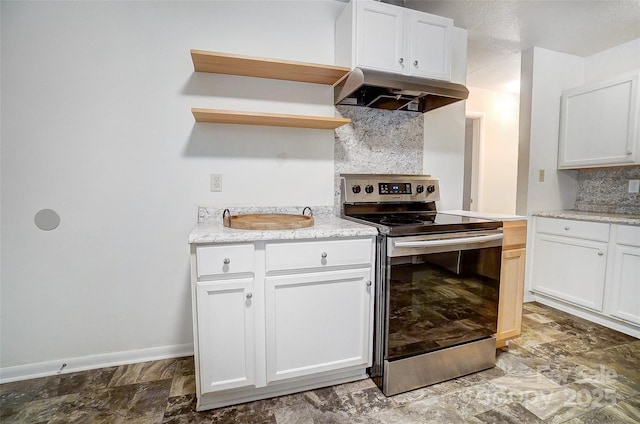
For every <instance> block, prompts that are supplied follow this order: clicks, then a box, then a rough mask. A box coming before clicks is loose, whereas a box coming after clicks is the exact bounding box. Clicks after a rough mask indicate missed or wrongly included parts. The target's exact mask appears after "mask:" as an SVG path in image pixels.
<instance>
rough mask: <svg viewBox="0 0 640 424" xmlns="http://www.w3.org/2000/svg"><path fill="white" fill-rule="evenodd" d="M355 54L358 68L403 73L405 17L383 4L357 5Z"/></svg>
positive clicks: (399, 10)
mask: <svg viewBox="0 0 640 424" xmlns="http://www.w3.org/2000/svg"><path fill="white" fill-rule="evenodd" d="M356 16H357V17H358V20H357V25H356V31H357V37H356V40H357V41H356V54H357V64H358V66H364V67H367V68H371V69H379V70H384V71H392V72H397V73H399V74H401V73H403V72H404V67H405V63H404V58H403V56H404V24H403V19H404V14H403V12H402V8H400V7H394V6H392V5H388V4H384V3H373V2H360V3H358V9H357V14H356Z"/></svg>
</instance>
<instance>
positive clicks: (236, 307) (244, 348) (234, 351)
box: [196, 278, 255, 393]
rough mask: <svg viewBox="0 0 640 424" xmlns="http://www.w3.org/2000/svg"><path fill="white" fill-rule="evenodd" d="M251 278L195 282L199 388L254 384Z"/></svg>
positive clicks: (211, 390) (207, 389) (211, 389)
mask: <svg viewBox="0 0 640 424" xmlns="http://www.w3.org/2000/svg"><path fill="white" fill-rule="evenodd" d="M252 290H253V278H243V279H234V280H229V281H214V282H201V283H196V309H197V319H198V342H199V343H198V345H199V350H200V352H199V354H200V355H199V356H200V358H207V360H204V361H201V362H200V390H201V392H202V393H207V392H213V391H217V390H226V389H233V388H236V387H245V386H251V385H253V384H254V382H255V379H254V375H255V373H254V363H255V356H254V351H255V344H254V327H255V323H254V313H253V312H254V309H255V308H253V304H252V303H253V293H252Z"/></svg>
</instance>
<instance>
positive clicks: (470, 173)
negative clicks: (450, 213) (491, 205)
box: [462, 112, 485, 211]
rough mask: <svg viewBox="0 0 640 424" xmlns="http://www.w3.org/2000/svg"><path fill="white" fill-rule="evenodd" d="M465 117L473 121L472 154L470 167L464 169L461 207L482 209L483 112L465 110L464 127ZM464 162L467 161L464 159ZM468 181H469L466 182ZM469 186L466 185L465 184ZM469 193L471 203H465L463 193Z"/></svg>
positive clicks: (471, 209)
mask: <svg viewBox="0 0 640 424" xmlns="http://www.w3.org/2000/svg"><path fill="white" fill-rule="evenodd" d="M467 119H469V120H471V122H472V123H473V127H472V140H471V143H472V154H471V161H470V162H471V169H467V167H466V166H465V170H464V185H465V187H464V188H463V199H462V204H463V209H467V208H468V209H469V210H470V211H481V210H482V194H483V175H484V174H483V172H484V166H483V164H484V148H483V147H484V128H485V121H484V119H485V114H484V113H481V112H466V113H465V128H466V121H467ZM466 142H467V140H466V135H465V154H466ZM465 162H467V161H466V160H465ZM468 181H469V182H468ZM468 184H469V186H468V187H467V185H468ZM467 193H468V194H469V196H470V198H471V199H473V203H467V202H466V199H465V198H464V196H465V194H467Z"/></svg>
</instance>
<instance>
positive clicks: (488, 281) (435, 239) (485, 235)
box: [383, 229, 502, 361]
mask: <svg viewBox="0 0 640 424" xmlns="http://www.w3.org/2000/svg"><path fill="white" fill-rule="evenodd" d="M501 253H502V230H501V229H499V230H489V231H469V232H458V233H448V234H435V235H427V236H417V237H395V238H394V237H389V238H387V243H386V256H387V257H386V266H385V268H386V269H385V273H386V278H385V282H386V284H385V285H386V287H385V288H386V290H385V291H386V302H385V303H386V305H385V306H386V313H384V314H383V315H384V316H385V318H386V319H385V321H386V329H387V331H386V337H385V339H386V340H385V343H384V344H385V346H384V358H385V359H386V360H387V361H394V360H399V359H403V358H407V357H411V356H414V355H421V354H425V353H429V352H433V351H436V350H439V349H444V348H447V347H451V346H456V345H462V344H465V343H469V342H473V341H477V340H481V339H485V338H488V337H491V336H492V335H493V334H495V333H496V327H497V315H498V293H499V289H500V287H499V286H500V261H501Z"/></svg>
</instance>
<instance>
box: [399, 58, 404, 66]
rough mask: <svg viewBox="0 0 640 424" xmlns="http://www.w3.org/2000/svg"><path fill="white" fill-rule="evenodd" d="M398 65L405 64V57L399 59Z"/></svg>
mask: <svg viewBox="0 0 640 424" xmlns="http://www.w3.org/2000/svg"><path fill="white" fill-rule="evenodd" d="M398 63H399V64H401V65H403V64H404V57H401V58H400V59H398Z"/></svg>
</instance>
